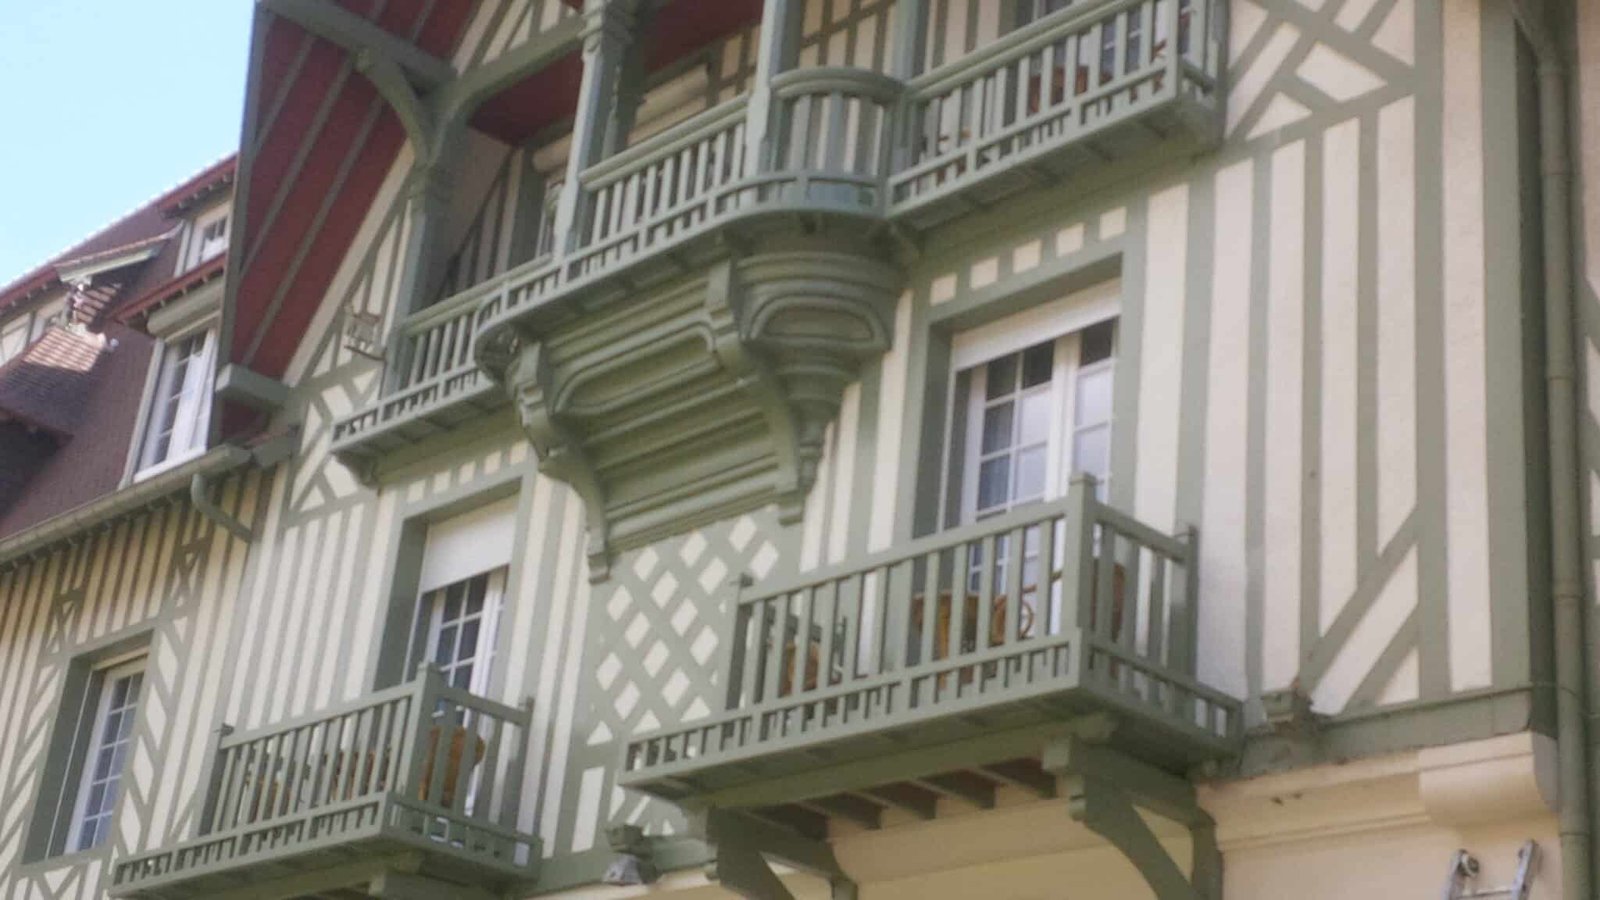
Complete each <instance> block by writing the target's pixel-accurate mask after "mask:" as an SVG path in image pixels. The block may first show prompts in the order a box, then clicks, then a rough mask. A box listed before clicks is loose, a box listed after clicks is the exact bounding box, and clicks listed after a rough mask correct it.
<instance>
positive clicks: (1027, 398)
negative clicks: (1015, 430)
mask: <svg viewBox="0 0 1600 900" xmlns="http://www.w3.org/2000/svg"><path fill="white" fill-rule="evenodd" d="M1052 407H1053V404H1052V403H1051V402H1050V392H1049V391H1034V392H1032V393H1030V394H1023V395H1022V435H1021V437H1020V438H1019V439H1018V443H1020V444H1022V445H1023V446H1027V445H1029V444H1039V443H1043V442H1045V441H1047V440H1049V439H1050V420H1051V418H1053V416H1052V413H1053V411H1054V410H1053V409H1052Z"/></svg>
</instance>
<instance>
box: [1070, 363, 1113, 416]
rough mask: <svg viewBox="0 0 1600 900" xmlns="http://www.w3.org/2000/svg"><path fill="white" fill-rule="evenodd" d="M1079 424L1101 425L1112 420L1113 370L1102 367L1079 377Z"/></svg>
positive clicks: (1077, 410) (1077, 413)
mask: <svg viewBox="0 0 1600 900" xmlns="http://www.w3.org/2000/svg"><path fill="white" fill-rule="evenodd" d="M1076 416H1077V420H1078V421H1077V424H1078V425H1079V426H1083V425H1099V424H1102V423H1104V422H1109V421H1111V370H1110V369H1101V370H1100V371H1098V372H1091V373H1088V374H1086V375H1083V376H1080V377H1079V378H1078V405H1077V409H1076Z"/></svg>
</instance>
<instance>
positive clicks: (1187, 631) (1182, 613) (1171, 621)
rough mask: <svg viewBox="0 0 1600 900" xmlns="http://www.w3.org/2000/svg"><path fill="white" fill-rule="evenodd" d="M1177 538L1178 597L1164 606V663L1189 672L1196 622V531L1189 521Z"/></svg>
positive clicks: (1197, 624) (1196, 631)
mask: <svg viewBox="0 0 1600 900" xmlns="http://www.w3.org/2000/svg"><path fill="white" fill-rule="evenodd" d="M1178 538H1179V540H1181V541H1183V546H1184V555H1183V560H1182V565H1183V581H1182V585H1183V587H1182V599H1181V600H1180V599H1177V598H1173V599H1172V601H1171V603H1170V605H1169V607H1168V610H1167V625H1168V628H1170V629H1171V631H1170V632H1169V636H1168V638H1167V653H1168V663H1167V665H1168V666H1170V667H1171V668H1172V669H1173V670H1174V671H1177V672H1181V673H1183V674H1185V675H1193V674H1194V672H1195V649H1196V648H1195V642H1196V641H1197V640H1198V634H1199V624H1200V623H1199V619H1200V617H1199V602H1198V601H1199V597H1200V532H1199V530H1197V529H1196V528H1195V527H1194V526H1193V525H1184V526H1183V527H1181V528H1180V529H1179V530H1178ZM1174 587H1176V585H1174Z"/></svg>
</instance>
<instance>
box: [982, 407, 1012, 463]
mask: <svg viewBox="0 0 1600 900" xmlns="http://www.w3.org/2000/svg"><path fill="white" fill-rule="evenodd" d="M1015 412H1016V405H1015V404H1013V403H1010V402H1006V403H997V404H995V405H994V406H991V407H989V408H987V409H985V410H984V411H983V452H984V453H994V452H995V451H997V450H1004V449H1006V448H1007V447H1009V446H1011V429H1012V417H1013V415H1014V414H1015Z"/></svg>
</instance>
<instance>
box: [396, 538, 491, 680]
mask: <svg viewBox="0 0 1600 900" xmlns="http://www.w3.org/2000/svg"><path fill="white" fill-rule="evenodd" d="M505 578H506V570H505V569H504V568H499V569H495V570H494V571H492V572H484V573H482V574H480V575H474V576H472V577H471V578H466V579H463V580H461V581H457V582H453V583H451V584H447V585H445V586H443V587H440V588H436V589H434V590H431V591H427V592H426V593H424V594H423V595H422V598H421V601H420V608H419V610H418V619H417V624H418V629H419V631H420V632H421V633H422V634H421V636H422V640H421V652H422V653H424V654H425V655H426V660H427V661H428V662H430V663H432V664H433V665H435V666H437V667H438V668H439V671H440V672H441V673H442V674H443V675H444V678H445V681H446V682H448V683H449V684H450V685H451V686H453V687H458V688H461V689H462V690H466V691H471V692H472V693H475V694H485V693H487V692H488V689H489V672H490V668H491V666H492V664H493V662H494V641H495V637H494V636H495V631H496V629H497V627H498V625H499V618H500V598H501V596H502V595H503V594H504V592H505ZM417 662H419V660H417V659H413V660H411V661H409V664H408V666H407V668H408V669H415V668H416V664H417Z"/></svg>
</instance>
